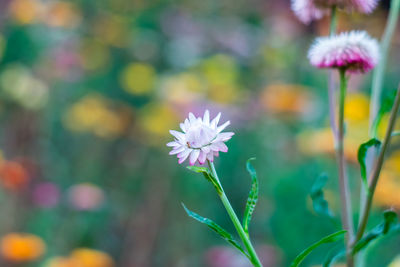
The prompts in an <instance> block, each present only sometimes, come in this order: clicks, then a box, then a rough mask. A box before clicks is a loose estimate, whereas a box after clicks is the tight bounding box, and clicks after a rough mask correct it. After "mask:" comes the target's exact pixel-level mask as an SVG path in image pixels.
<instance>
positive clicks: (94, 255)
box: [71, 248, 114, 267]
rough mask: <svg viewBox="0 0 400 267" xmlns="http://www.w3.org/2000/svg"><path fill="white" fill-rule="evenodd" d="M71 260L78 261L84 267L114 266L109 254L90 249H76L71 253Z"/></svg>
mask: <svg viewBox="0 0 400 267" xmlns="http://www.w3.org/2000/svg"><path fill="white" fill-rule="evenodd" d="M71 258H72V259H75V260H76V261H78V262H79V263H80V264H81V265H82V267H112V266H114V261H113V260H112V258H111V257H110V256H109V255H108V254H107V253H105V252H102V251H99V250H94V249H89V248H78V249H75V250H74V251H72V253H71Z"/></svg>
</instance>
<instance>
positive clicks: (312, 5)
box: [292, 0, 379, 24]
mask: <svg viewBox="0 0 400 267" xmlns="http://www.w3.org/2000/svg"><path fill="white" fill-rule="evenodd" d="M378 2H379V0H292V10H293V12H294V13H295V14H296V16H297V17H298V18H299V20H300V21H301V22H303V23H305V24H309V23H310V22H311V21H313V20H319V19H321V18H322V17H323V16H324V15H326V14H328V13H329V12H330V10H331V8H332V7H333V6H337V7H339V8H342V9H345V10H347V11H353V10H355V11H358V12H361V13H366V14H369V13H371V12H372V11H373V10H374V9H375V8H376V7H377V5H378Z"/></svg>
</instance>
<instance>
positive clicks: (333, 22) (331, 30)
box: [329, 6, 337, 36]
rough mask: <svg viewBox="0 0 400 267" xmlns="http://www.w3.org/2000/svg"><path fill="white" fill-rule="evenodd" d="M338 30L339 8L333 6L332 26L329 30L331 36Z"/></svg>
mask: <svg viewBox="0 0 400 267" xmlns="http://www.w3.org/2000/svg"><path fill="white" fill-rule="evenodd" d="M336 29H337V7H336V6H332V8H331V24H330V28H329V34H330V35H331V36H332V35H334V34H336Z"/></svg>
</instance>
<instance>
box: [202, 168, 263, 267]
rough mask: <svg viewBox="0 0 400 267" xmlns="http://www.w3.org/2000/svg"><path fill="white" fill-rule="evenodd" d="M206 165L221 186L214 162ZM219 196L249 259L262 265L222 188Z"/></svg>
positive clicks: (256, 265) (257, 266)
mask: <svg viewBox="0 0 400 267" xmlns="http://www.w3.org/2000/svg"><path fill="white" fill-rule="evenodd" d="M208 166H209V167H210V169H211V172H212V174H213V175H214V177H215V178H216V179H217V181H218V183H219V184H220V186H221V188H222V185H221V182H220V181H219V178H218V174H217V171H216V170H215V166H214V163H212V162H210V161H208ZM219 197H220V198H221V201H222V204H223V205H224V207H225V209H226V211H227V212H228V214H229V217H230V218H231V220H232V222H233V225H234V226H235V228H236V231H237V232H238V234H239V236H240V239H241V240H242V242H243V244H244V246H245V247H246V250H247V252H248V253H249V256H250V260H251V262H252V263H253V265H254V266H255V267H262V264H261V262H260V260H259V259H258V256H257V253H256V251H255V249H254V248H253V245H252V244H251V242H250V239H249V238H248V237H247V234H246V232H245V231H244V229H243V227H242V224H241V223H240V221H239V219H238V217H237V215H236V213H235V211H234V210H233V208H232V205H231V203H230V202H229V200H228V198H227V197H226V195H225V192H224V191H223V190H222V193H221V194H219Z"/></svg>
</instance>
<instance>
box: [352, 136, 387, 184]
mask: <svg viewBox="0 0 400 267" xmlns="http://www.w3.org/2000/svg"><path fill="white" fill-rule="evenodd" d="M380 146H381V141H379V140H378V139H376V138H372V139H371V140H369V141H368V142H366V143H363V144H361V145H360V148H359V149H358V162H359V163H360V169H361V178H362V181H363V183H364V186H365V188H366V189H367V190H369V188H368V178H367V166H366V163H365V158H366V157H367V153H368V150H369V149H370V148H371V147H375V148H377V149H379V148H380Z"/></svg>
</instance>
